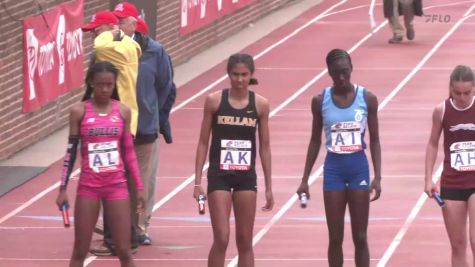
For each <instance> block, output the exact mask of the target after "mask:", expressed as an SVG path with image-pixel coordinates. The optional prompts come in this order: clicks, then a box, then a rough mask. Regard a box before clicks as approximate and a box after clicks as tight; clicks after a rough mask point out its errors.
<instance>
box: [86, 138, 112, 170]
mask: <svg viewBox="0 0 475 267" xmlns="http://www.w3.org/2000/svg"><path fill="white" fill-rule="evenodd" d="M88 151H89V167H90V168H91V169H92V170H94V172H107V171H113V170H117V166H118V165H119V151H118V149H117V141H112V142H103V143H89V144H88Z"/></svg>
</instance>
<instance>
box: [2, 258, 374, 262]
mask: <svg viewBox="0 0 475 267" xmlns="http://www.w3.org/2000/svg"><path fill="white" fill-rule="evenodd" d="M69 260H70V259H22V258H0V261H69ZM207 260H208V259H207V258H188V259H180V258H168V259H167V258H147V259H139V258H135V259H134V261H137V262H140V261H142V262H143V261H162V262H163V261H207ZM227 260H229V259H227ZM343 260H344V261H353V260H354V259H352V258H347V259H343ZM377 260H379V259H373V258H371V259H370V261H377ZM97 261H118V259H117V258H100V259H98V260H97ZM255 261H292V262H294V261H295V262H298V261H300V262H301V261H328V259H327V258H299V259H295V258H268V259H266V258H257V259H255Z"/></svg>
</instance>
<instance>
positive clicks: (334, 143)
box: [330, 121, 363, 153]
mask: <svg viewBox="0 0 475 267" xmlns="http://www.w3.org/2000/svg"><path fill="white" fill-rule="evenodd" d="M360 125H361V124H360V123H359V122H357V121H347V122H338V123H335V124H333V125H332V126H331V135H330V136H331V149H330V150H331V151H332V152H335V153H352V152H355V151H360V150H362V149H363V145H362V144H361V128H360Z"/></svg>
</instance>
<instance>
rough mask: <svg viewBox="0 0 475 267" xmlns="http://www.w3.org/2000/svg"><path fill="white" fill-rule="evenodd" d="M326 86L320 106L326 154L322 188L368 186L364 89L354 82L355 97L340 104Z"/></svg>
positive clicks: (342, 188)
mask: <svg viewBox="0 0 475 267" xmlns="http://www.w3.org/2000/svg"><path fill="white" fill-rule="evenodd" d="M332 90H333V89H332V87H328V88H325V90H324V92H323V97H322V103H321V109H322V119H323V130H324V132H325V147H326V149H327V156H326V158H325V164H324V168H323V177H324V186H323V189H324V191H343V190H347V189H365V190H368V189H369V167H368V160H367V158H366V155H365V153H364V149H365V148H366V144H365V142H364V135H365V132H366V124H367V118H368V106H367V104H366V99H365V94H366V89H365V88H364V87H362V86H359V85H355V97H354V99H353V101H352V102H351V104H350V105H349V106H347V107H340V106H338V105H337V104H336V103H335V102H334V101H333V97H332Z"/></svg>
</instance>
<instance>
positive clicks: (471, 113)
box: [424, 66, 475, 267]
mask: <svg viewBox="0 0 475 267" xmlns="http://www.w3.org/2000/svg"><path fill="white" fill-rule="evenodd" d="M474 89H475V75H474V73H473V71H472V69H470V67H468V66H457V67H455V69H454V70H453V71H452V74H451V75H450V91H449V94H450V97H449V98H448V99H446V100H445V101H444V102H442V103H440V104H439V105H438V106H437V107H436V108H435V109H434V112H433V114H432V130H431V133H430V139H429V143H428V144H427V149H426V160H425V163H426V164H425V188H424V190H425V192H426V193H427V195H429V197H433V194H434V193H435V192H438V191H439V188H438V186H437V185H436V184H435V183H434V182H433V181H432V172H433V170H434V164H435V161H436V159H437V150H438V147H439V139H440V135H441V133H442V131H443V132H444V162H443V164H444V165H443V170H442V175H441V180H440V196H441V197H442V198H443V199H444V200H445V206H444V207H443V209H442V214H443V216H444V222H445V228H446V230H447V234H448V236H449V240H450V246H451V249H452V266H453V267H468V266H469V265H468V261H467V217H468V219H469V222H470V223H469V225H470V241H471V242H470V243H471V246H472V257H474V259H475V244H474V242H473V241H474V240H475V220H474V217H473V216H474V215H475V195H474V193H475V103H474V102H475V98H474Z"/></svg>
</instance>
